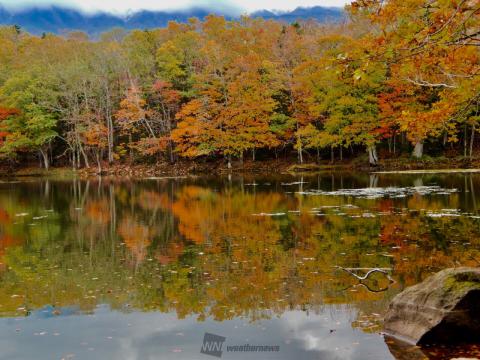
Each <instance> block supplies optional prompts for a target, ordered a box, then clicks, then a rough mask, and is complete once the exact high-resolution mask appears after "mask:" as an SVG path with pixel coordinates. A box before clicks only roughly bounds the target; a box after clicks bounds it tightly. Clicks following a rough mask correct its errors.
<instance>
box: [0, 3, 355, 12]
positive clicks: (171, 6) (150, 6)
mask: <svg viewBox="0 0 480 360" xmlns="http://www.w3.org/2000/svg"><path fill="white" fill-rule="evenodd" d="M346 2H347V1H346V0H227V1H224V0H0V4H2V5H3V6H5V7H7V8H9V9H18V8H21V7H25V6H31V5H35V6H43V5H50V4H55V5H63V6H68V7H75V8H79V9H82V10H84V11H89V12H90V11H97V10H103V11H109V12H116V13H125V12H127V11H131V10H133V11H135V10H139V9H147V10H178V9H184V8H189V7H193V6H202V7H204V6H207V7H209V8H217V9H219V10H228V9H230V10H232V11H235V12H252V11H255V10H259V9H268V10H292V9H294V8H296V7H298V6H316V5H320V6H343V5H345V3H346Z"/></svg>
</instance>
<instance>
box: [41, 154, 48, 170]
mask: <svg viewBox="0 0 480 360" xmlns="http://www.w3.org/2000/svg"><path fill="white" fill-rule="evenodd" d="M40 154H41V155H42V159H43V166H44V167H45V170H48V169H49V168H50V164H49V161H48V154H47V153H46V152H45V151H43V149H40Z"/></svg>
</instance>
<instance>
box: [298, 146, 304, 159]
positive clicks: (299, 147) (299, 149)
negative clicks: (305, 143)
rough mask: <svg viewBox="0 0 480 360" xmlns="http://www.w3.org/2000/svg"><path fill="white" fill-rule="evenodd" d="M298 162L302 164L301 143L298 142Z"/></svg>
mask: <svg viewBox="0 0 480 360" xmlns="http://www.w3.org/2000/svg"><path fill="white" fill-rule="evenodd" d="M298 162H299V163H300V164H303V154H302V144H301V143H300V144H299V146H298Z"/></svg>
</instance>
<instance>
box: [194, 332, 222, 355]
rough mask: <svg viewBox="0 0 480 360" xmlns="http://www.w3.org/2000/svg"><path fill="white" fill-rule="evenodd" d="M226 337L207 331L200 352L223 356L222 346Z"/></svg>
mask: <svg viewBox="0 0 480 360" xmlns="http://www.w3.org/2000/svg"><path fill="white" fill-rule="evenodd" d="M225 339H226V338H225V337H223V336H219V335H214V334H210V333H205V335H204V336H203V344H202V348H201V349H200V352H201V353H202V354H206V355H211V356H216V357H222V346H223V343H224V342H225Z"/></svg>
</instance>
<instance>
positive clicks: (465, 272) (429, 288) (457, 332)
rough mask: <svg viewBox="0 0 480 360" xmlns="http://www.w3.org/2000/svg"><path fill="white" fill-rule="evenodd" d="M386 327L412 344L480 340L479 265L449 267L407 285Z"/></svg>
mask: <svg viewBox="0 0 480 360" xmlns="http://www.w3.org/2000/svg"><path fill="white" fill-rule="evenodd" d="M384 328H385V333H386V334H387V335H390V336H394V337H396V338H399V339H401V340H403V341H407V342H409V343H413V344H433V343H437V344H438V343H451V342H469V343H480V268H465V267H464V268H455V269H446V270H443V271H440V272H439V273H437V274H435V275H433V276H431V277H429V278H427V279H426V280H425V281H423V282H422V283H420V284H417V285H415V286H412V287H409V288H407V289H405V291H403V292H402V293H400V294H398V295H397V296H396V297H395V298H394V299H393V301H392V303H391V304H390V307H389V309H388V312H387V314H386V317H385V323H384Z"/></svg>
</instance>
